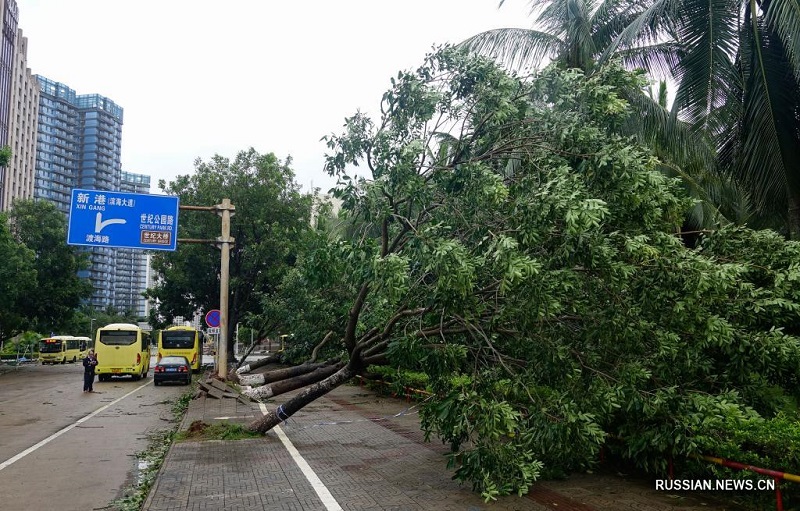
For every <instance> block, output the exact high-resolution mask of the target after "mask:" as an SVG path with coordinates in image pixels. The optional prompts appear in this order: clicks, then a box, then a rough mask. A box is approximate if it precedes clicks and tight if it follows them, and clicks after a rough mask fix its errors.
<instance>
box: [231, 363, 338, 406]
mask: <svg viewBox="0 0 800 511" xmlns="http://www.w3.org/2000/svg"><path fill="white" fill-rule="evenodd" d="M341 367H342V364H337V365H332V366H323V367H320V368H318V369H316V370H315V371H313V372H310V373H306V374H302V375H300V376H297V377H295V378H292V379H290V380H282V381H279V382H276V383H274V384H272V385H264V386H263V387H256V388H254V389H251V390H246V391H244V392H243V394H244V395H246V396H248V397H251V398H253V399H257V400H261V399H269V398H271V397H274V396H279V395H281V394H285V393H286V392H291V391H292V390H297V389H299V388H302V387H306V386H308V385H311V384H314V383H317V382H320V381H322V380H324V379H325V378H327V377H329V376H330V375H332V374H333V373H335V372H336V371H337V370H339V369H340V368H341Z"/></svg>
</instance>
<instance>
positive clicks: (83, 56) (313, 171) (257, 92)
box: [17, 0, 531, 192]
mask: <svg viewBox="0 0 800 511" xmlns="http://www.w3.org/2000/svg"><path fill="white" fill-rule="evenodd" d="M17 3H18V5H19V26H20V28H22V30H23V34H24V35H25V36H26V37H27V38H28V65H29V67H30V68H31V71H32V72H33V73H34V74H40V75H42V76H46V77H47V78H50V79H53V80H56V81H59V82H62V83H64V84H66V85H67V86H69V87H71V88H72V89H74V90H75V91H76V92H77V93H78V94H94V93H96V94H101V95H103V96H106V97H108V98H110V99H111V100H113V101H114V102H116V103H117V104H118V105H120V106H121V107H122V108H123V109H124V111H125V113H124V124H123V127H122V168H123V169H124V170H126V171H130V172H137V173H140V174H148V175H150V176H152V190H153V191H154V192H155V191H156V184H157V182H158V180H159V179H166V180H168V181H169V180H171V179H173V178H174V177H175V176H177V175H180V174H190V173H192V172H193V169H194V161H195V159H196V158H198V157H199V158H202V159H204V160H206V159H208V158H210V157H211V156H213V155H214V154H220V155H223V156H227V157H233V156H234V155H235V154H236V153H237V152H238V151H240V150H243V149H247V148H249V147H254V148H255V149H256V150H257V151H259V152H261V153H268V152H273V153H275V154H276V155H277V156H278V157H279V158H281V159H284V158H286V157H287V156H289V155H291V157H292V158H293V161H294V162H293V165H292V167H293V168H294V170H295V173H296V175H297V177H296V179H297V182H298V183H300V184H301V185H302V186H303V187H304V189H306V190H308V189H309V188H310V186H311V184H312V183H313V186H314V187H319V188H322V191H323V192H325V191H327V190H328V189H329V188H330V187H331V186H332V185H333V184H334V182H335V181H334V180H333V179H332V178H330V177H329V176H327V174H325V173H324V172H323V171H322V165H323V155H324V154H325V151H326V148H325V146H324V144H323V142H320V138H321V137H322V136H324V135H327V134H330V133H337V134H338V133H340V132H341V130H342V125H343V121H344V118H345V117H347V116H350V115H352V114H353V113H355V112H356V110H358V109H360V110H362V111H365V112H368V113H371V114H373V115H374V113H375V112H377V106H378V104H379V101H380V98H381V95H382V94H383V92H385V90H386V89H387V88H388V85H389V79H390V78H391V77H392V76H394V75H396V74H397V72H398V71H399V70H405V69H411V68H414V67H416V66H418V65H419V64H421V63H422V60H423V58H424V56H425V54H426V53H428V52H429V51H430V50H431V48H432V46H433V45H434V44H443V43H448V42H450V43H457V42H460V41H462V40H464V39H465V38H467V37H469V36H471V35H474V34H476V33H479V32H482V31H485V30H490V29H493V28H501V27H524V28H529V27H530V26H531V17H530V16H529V12H530V4H529V2H528V1H527V0H507V1H506V3H505V4H504V5H503V6H502V7H499V8H498V4H499V1H498V0H405V1H402V2H388V1H382V0H327V1H325V0H306V1H301V0H294V1H293V0H283V1H270V0H225V1H219V0H216V1H210V0H69V1H66V0H17Z"/></svg>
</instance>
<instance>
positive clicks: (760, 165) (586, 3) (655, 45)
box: [464, 0, 800, 237]
mask: <svg viewBox="0 0 800 511" xmlns="http://www.w3.org/2000/svg"><path fill="white" fill-rule="evenodd" d="M502 3H503V1H501V2H500V4H501V5H502ZM531 6H532V7H531V13H532V15H533V16H534V27H535V28H533V29H530V30H524V29H496V30H491V31H488V32H484V33H481V34H477V35H475V36H473V37H471V38H469V39H468V40H467V41H465V43H464V44H465V45H466V46H467V47H470V48H472V49H474V50H476V51H479V52H482V53H483V54H484V55H492V56H497V57H498V58H499V59H501V60H502V61H504V62H509V63H511V64H512V65H517V66H521V65H526V66H538V65H541V64H542V62H543V61H544V62H545V63H547V62H548V60H547V59H552V61H554V62H556V63H557V64H558V65H561V66H564V67H566V68H569V67H576V68H579V69H582V70H584V71H585V72H587V73H590V72H592V71H593V70H594V69H595V68H596V67H598V66H600V65H602V64H604V63H605V62H608V61H609V59H614V58H618V59H622V61H623V62H625V64H626V66H628V68H629V69H644V70H646V71H647V72H648V73H649V75H650V77H651V79H654V80H655V79H663V78H669V80H670V83H671V84H674V88H675V100H674V102H673V104H672V108H671V112H670V119H677V120H679V121H680V122H677V123H666V124H665V123H664V122H663V121H664V118H663V116H661V115H658V112H657V110H654V109H652V108H648V109H647V115H644V116H642V117H641V118H640V119H636V122H635V123H634V126H638V127H639V128H638V129H642V128H643V127H647V125H648V124H654V125H655V126H661V127H663V128H667V131H666V133H665V134H666V136H661V137H660V138H659V144H658V145H660V146H661V147H662V148H663V149H665V150H666V151H665V152H664V153H662V155H664V156H666V155H669V157H670V158H672V159H674V160H675V162H677V163H678V164H679V165H680V166H681V167H682V170H683V177H684V181H685V184H687V185H688V186H690V187H694V186H695V184H699V185H701V188H702V189H704V192H705V193H703V194H700V195H698V196H699V197H700V198H702V199H703V201H704V202H705V203H710V204H715V205H716V206H717V209H722V210H725V214H726V216H727V219H728V220H731V221H734V222H739V223H742V224H744V223H745V222H746V223H748V224H749V225H770V226H775V227H777V228H780V229H781V230H782V231H783V232H784V233H786V234H789V235H791V236H794V237H797V236H800V164H799V163H798V162H800V155H799V154H798V151H799V149H798V147H800V51H798V50H800V48H798V44H797V41H798V40H800V28H799V27H800V10H799V9H798V8H797V2H796V1H795V0H769V1H764V2H747V1H741V0H727V1H723V2H718V1H708V0H679V1H673V0H637V1H632V2H627V1H626V2H618V1H602V0H546V1H536V2H531ZM638 102H639V103H640V106H646V103H642V102H641V101H638ZM684 126H685V127H688V129H689V130H691V132H692V133H693V134H694V135H695V136H694V137H689V138H687V137H683V136H680V132H681V131H682V130H680V129H678V130H676V128H682V127H684ZM648 143H649V142H648ZM706 146H707V147H706ZM687 149H690V150H689V151H688V153H689V155H690V156H693V157H694V158H695V159H697V157H698V156H700V159H699V161H691V160H689V161H686V160H685V159H684V158H682V157H681V155H682V154H683V153H686V152H687ZM708 149H711V150H712V151H714V152H715V153H716V159H715V161H713V162H712V161H710V160H708V158H706V157H705V156H703V155H704V153H706V152H708ZM715 169H718V170H719V173H721V174H722V175H721V176H718V175H717V174H718V172H715ZM726 178H727V179H726ZM706 209H708V208H706ZM696 213H699V211H697V210H696ZM709 213H710V211H706V212H705V214H706V215H708V214H709ZM697 216H698V215H697V214H695V217H697ZM701 218H702V217H701Z"/></svg>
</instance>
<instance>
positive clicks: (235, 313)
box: [148, 148, 312, 350]
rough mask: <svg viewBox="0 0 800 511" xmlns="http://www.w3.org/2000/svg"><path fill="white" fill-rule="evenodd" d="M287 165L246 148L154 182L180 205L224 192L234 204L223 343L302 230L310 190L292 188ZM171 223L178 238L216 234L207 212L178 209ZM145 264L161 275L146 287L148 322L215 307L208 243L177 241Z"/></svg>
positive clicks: (210, 200)
mask: <svg viewBox="0 0 800 511" xmlns="http://www.w3.org/2000/svg"><path fill="white" fill-rule="evenodd" d="M290 164H291V161H290V160H287V161H285V162H283V161H281V160H279V159H278V158H277V157H276V156H275V155H274V154H259V153H258V152H256V151H255V150H254V149H252V148H251V149H249V150H247V151H241V152H239V153H238V154H237V155H236V157H235V158H234V159H232V160H231V159H228V158H225V157H222V156H220V155H216V156H214V157H213V158H211V160H210V161H207V162H204V161H202V160H197V161H196V162H195V172H194V173H193V174H191V175H185V176H179V177H178V178H176V179H175V181H173V182H171V183H169V185H167V184H166V183H164V182H163V181H162V182H161V183H160V187H161V189H162V190H164V191H165V192H166V193H168V194H170V195H177V196H178V197H180V201H181V205H194V206H214V205H216V204H219V203H220V202H221V201H222V199H223V198H229V199H230V200H231V202H232V203H233V205H234V206H235V208H236V210H235V214H234V217H233V220H232V221H231V236H232V237H233V238H234V240H235V244H234V245H233V247H232V249H231V253H230V275H231V279H230V286H229V287H230V298H229V316H228V326H229V329H230V331H229V335H228V339H229V340H230V346H229V350H231V349H232V346H233V335H231V334H232V332H233V329H234V328H235V325H236V323H237V322H238V321H240V319H244V318H246V317H247V314H248V313H250V312H253V311H255V310H258V304H259V302H260V300H261V298H262V297H263V296H264V295H267V296H269V295H271V294H272V293H274V292H275V290H276V288H277V286H278V285H279V284H280V282H281V279H282V278H283V276H284V275H285V274H286V272H287V270H288V268H290V267H291V266H292V265H293V264H294V261H295V259H296V253H297V250H298V246H300V245H301V244H302V242H303V239H304V236H305V235H306V234H307V232H308V231H309V229H310V215H311V204H312V197H311V196H310V195H304V194H302V193H301V192H300V189H299V186H298V185H297V184H296V183H295V182H294V173H293V172H292V170H291V167H290ZM179 222H180V225H179V235H180V237H181V238H184V239H187V238H193V239H204V240H214V239H216V238H218V237H219V236H220V221H219V219H218V218H217V216H216V215H214V214H213V213H209V212H200V211H197V212H195V211H183V212H181V216H180V220H179ZM153 268H154V269H155V270H156V271H157V272H159V273H160V274H161V277H162V278H161V280H160V281H159V282H158V283H157V284H156V285H155V286H154V287H153V288H152V289H150V290H148V294H149V296H150V297H151V298H153V299H155V300H156V302H157V306H156V308H155V309H154V310H153V315H154V318H153V319H154V320H155V321H154V322H155V323H156V325H155V326H159V325H160V326H163V325H164V324H165V323H170V322H171V320H172V319H173V318H174V317H176V316H183V317H186V318H191V317H192V316H193V315H194V313H196V312H200V311H208V310H210V309H215V308H217V307H218V306H219V292H220V286H219V271H220V255H219V251H218V250H217V249H215V248H214V247H213V246H210V245H209V244H183V243H180V244H179V245H178V250H176V251H175V252H171V253H162V254H158V255H156V256H155V257H154V259H153ZM251 326H253V325H251Z"/></svg>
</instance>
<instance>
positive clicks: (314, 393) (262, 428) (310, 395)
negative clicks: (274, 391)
mask: <svg viewBox="0 0 800 511" xmlns="http://www.w3.org/2000/svg"><path fill="white" fill-rule="evenodd" d="M331 368H333V369H337V366H332V367H331ZM326 369H327V368H326ZM322 370H325V369H321V370H319V371H322ZM311 374H315V373H311ZM355 375H356V371H355V369H353V368H351V366H350V365H346V366H344V367H339V368H338V370H336V371H335V372H333V373H332V374H329V375H328V376H327V377H326V378H324V379H323V380H321V381H318V382H317V383H315V384H314V385H311V386H310V387H307V388H306V389H305V390H304V391H302V392H301V393H300V394H298V395H296V396H295V397H293V398H292V399H290V400H288V401H287V402H285V403H284V404H282V405H281V406H279V407H278V408H276V409H273V410H270V411H269V412H267V414H266V415H264V416H263V417H261V418H260V419H257V420H255V421H253V422H252V423H250V425H249V426H248V429H249V430H251V431H258V432H259V433H266V432H267V431H269V430H270V429H272V428H274V427H275V426H277V425H278V424H280V423H281V422H283V421H285V420H286V419H288V418H289V417H291V416H292V415H294V414H295V413H297V411H298V410H300V409H302V408H303V407H304V406H306V405H307V404H309V403H311V402H313V401H314V400H316V399H317V398H319V397H321V396H324V395H325V394H327V393H328V392H330V391H332V390H333V389H335V388H336V387H338V386H339V385H341V384H342V383H345V382H348V381H350V379H352V378H353V377H354V376H355ZM301 386H302V385H301ZM262 388H264V387H262Z"/></svg>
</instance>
